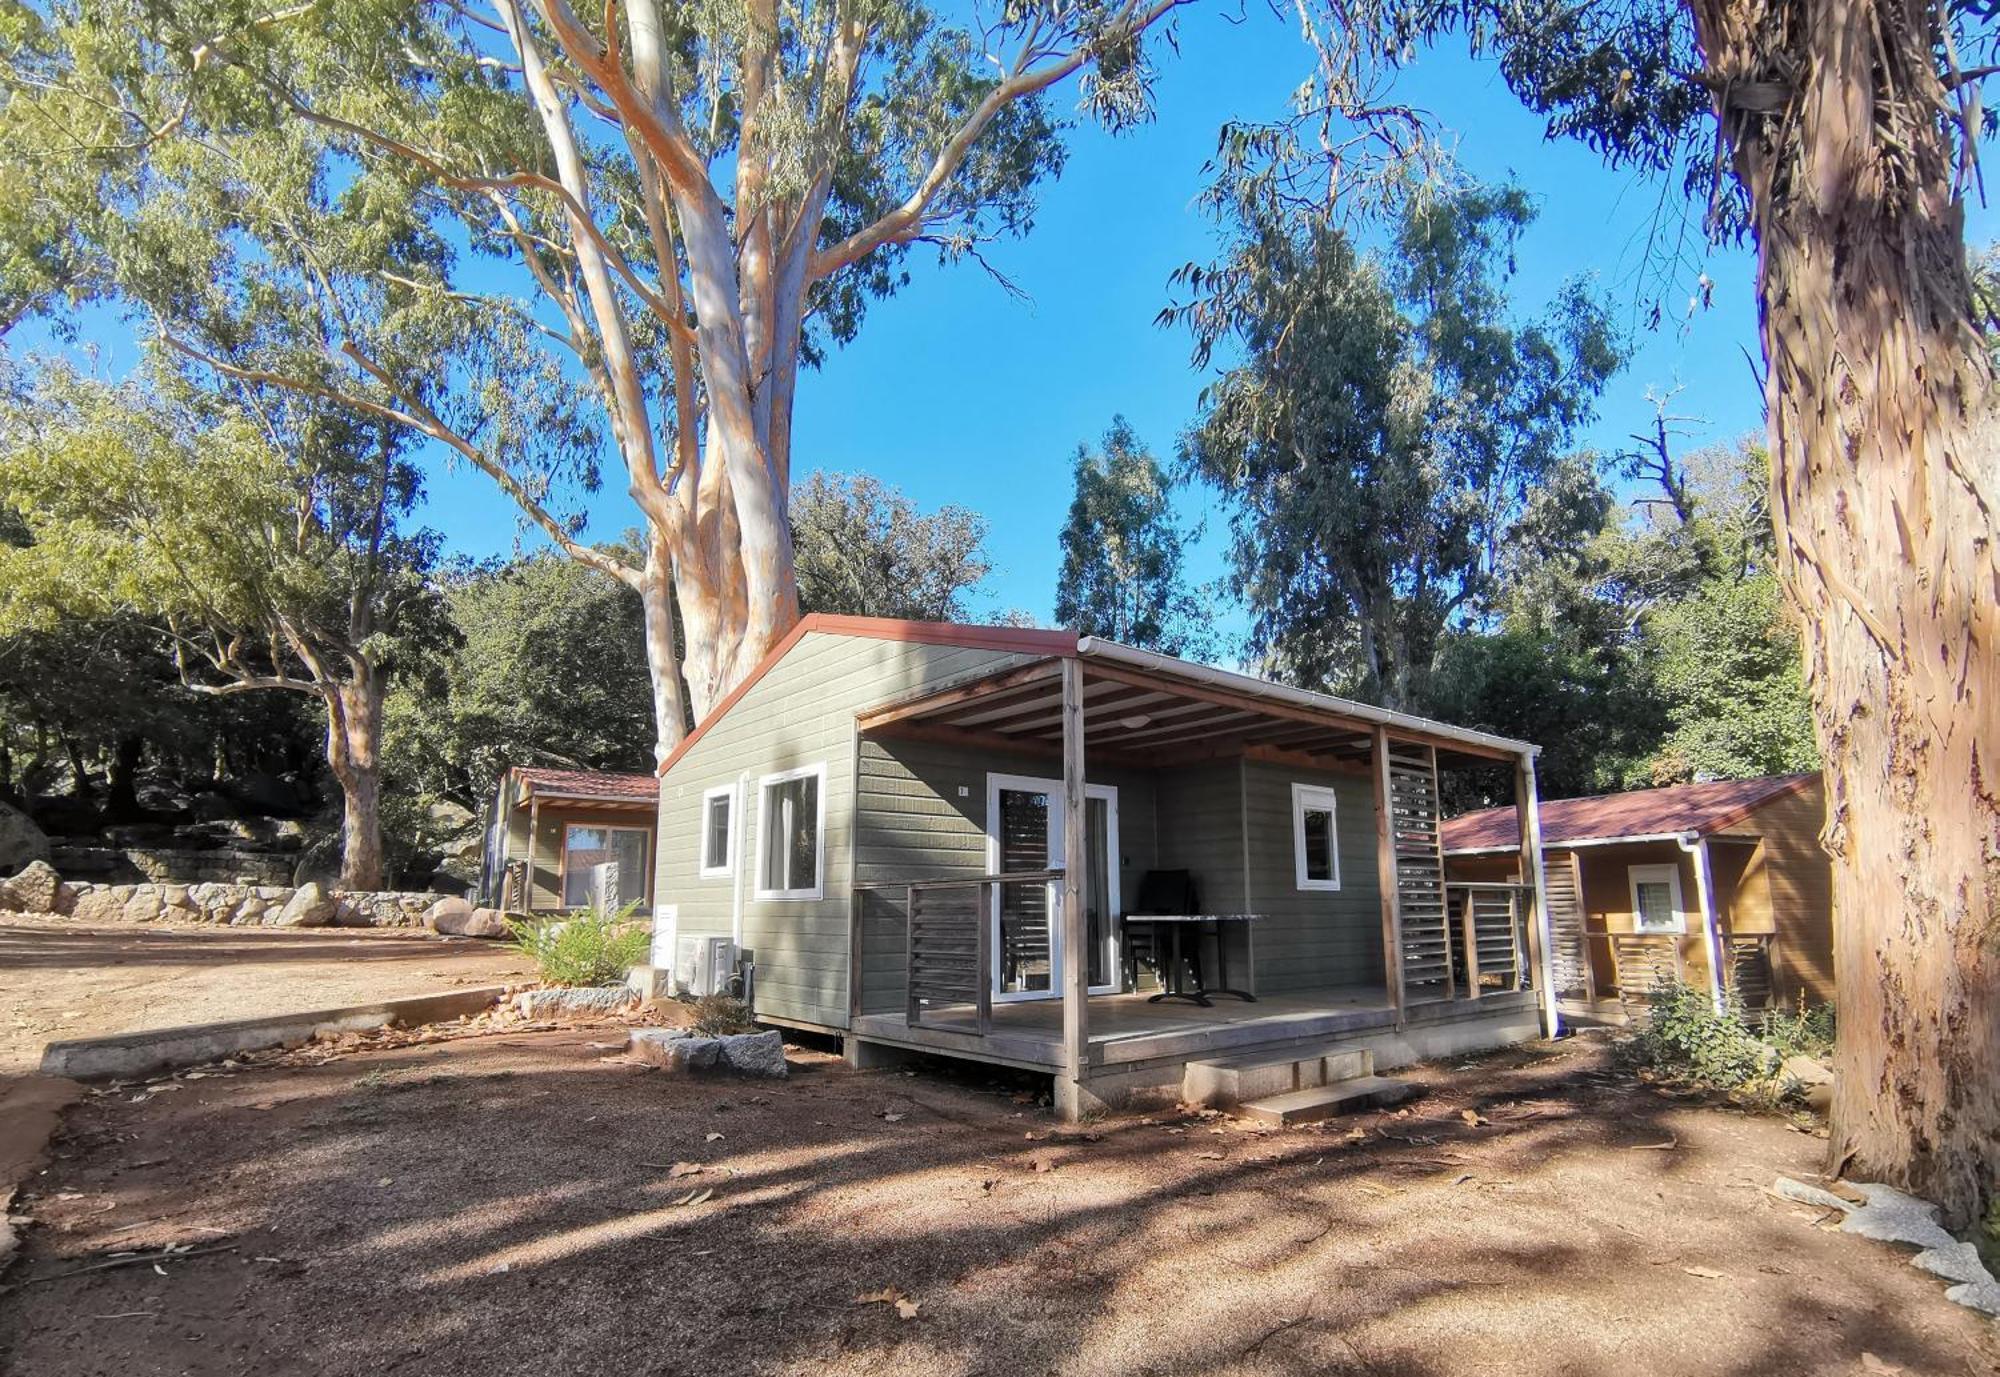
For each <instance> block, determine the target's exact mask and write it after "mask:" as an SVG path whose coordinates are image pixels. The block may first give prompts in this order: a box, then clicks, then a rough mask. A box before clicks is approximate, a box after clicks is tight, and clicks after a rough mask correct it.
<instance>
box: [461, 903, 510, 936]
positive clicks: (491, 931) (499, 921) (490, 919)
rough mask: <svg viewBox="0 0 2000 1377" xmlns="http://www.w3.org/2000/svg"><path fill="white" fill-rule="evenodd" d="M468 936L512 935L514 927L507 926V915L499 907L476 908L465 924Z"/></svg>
mask: <svg viewBox="0 0 2000 1377" xmlns="http://www.w3.org/2000/svg"><path fill="white" fill-rule="evenodd" d="M465 935H466V936H467V937H512V936H513V935H514V929H512V928H510V927H508V926H507V915H506V914H504V913H502V912H501V911H500V910H499V909H497V908H476V909H474V910H472V919H471V921H469V922H468V923H466V925H465Z"/></svg>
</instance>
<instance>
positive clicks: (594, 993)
mask: <svg viewBox="0 0 2000 1377" xmlns="http://www.w3.org/2000/svg"><path fill="white" fill-rule="evenodd" d="M637 1002H638V996H636V995H634V994H633V993H632V991H630V990H628V989H627V988H625V987H624V986H623V985H597V986H585V987H583V988H581V989H554V990H524V991H522V992H521V993H520V994H518V995H516V996H514V1007H515V1009H516V1010H518V1011H519V1012H520V1014H521V1016H522V1017H523V1018H603V1017H605V1016H607V1015H609V1014H619V1013H623V1012H625V1011H626V1010H627V1009H629V1008H631V1007H632V1006H633V1005H634V1004H636V1003H637Z"/></svg>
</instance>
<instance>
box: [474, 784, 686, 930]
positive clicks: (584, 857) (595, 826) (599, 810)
mask: <svg viewBox="0 0 2000 1377" xmlns="http://www.w3.org/2000/svg"><path fill="white" fill-rule="evenodd" d="M659 798H660V783H659V780H658V779H657V778H656V777H655V776H653V775H649V774H647V775H641V774H618V773H613V772H609V771H603V770H552V769H539V768H534V767H529V766H521V765H516V766H514V767H512V768H511V769H509V770H508V771H507V773H506V774H504V775H502V776H501V777H500V786H499V788H498V789H497V790H495V791H494V797H493V801H492V803H491V804H490V805H489V806H488V811H487V815H486V844H485V848H484V851H483V853H482V858H481V863H480V870H479V901H480V902H481V903H483V904H486V905H488V906H490V907H493V908H498V909H501V910H503V911H505V912H508V913H564V912H567V911H569V910H571V909H579V908H588V907H590V906H592V905H598V906H600V907H603V908H606V909H618V908H622V907H624V906H625V905H626V904H639V905H641V906H642V907H646V908H649V907H650V906H651V904H652V902H653V836H654V827H653V821H654V814H655V813H656V812H657V810H658V808H659Z"/></svg>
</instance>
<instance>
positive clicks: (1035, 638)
mask: <svg viewBox="0 0 2000 1377" xmlns="http://www.w3.org/2000/svg"><path fill="white" fill-rule="evenodd" d="M815 631H818V632H822V633H824V634H825V635H829V636H865V637H869V638H872V639H874V640H878V641H915V642H917V643H919V644H921V645H956V646H967V647H970V648H972V649H975V650H994V651H999V652H1001V653H1003V654H1009V655H1075V654H1076V633H1075V632H1073V631H1044V630H1040V629H1038V628H1035V627H1024V626H975V625H972V624H971V623H968V622H908V621H897V620H895V619H893V618H890V617H836V616H830V615H828V614H827V613H824V612H815V613H813V614H811V615H810V616H806V617H801V618H800V619H799V624H798V625H797V626H795V627H793V628H792V629H791V631H790V632H788V633H787V634H786V636H785V638H784V639H783V640H782V641H779V642H778V643H777V644H776V645H774V646H772V647H771V653H770V654H768V655H766V656H765V657H764V658H763V659H762V660H760V661H759V662H758V663H757V667H756V668H755V669H753V670H751V671H750V672H749V673H748V674H746V675H745V676H743V681H742V682H741V683H739V684H738V685H737V686H736V687H735V688H733V689H731V690H730V692H729V695H728V696H727V697H725V698H724V699H723V700H722V701H721V702H720V703H717V704H716V705H715V707H714V708H713V709H711V710H710V712H709V714H708V716H706V717H704V718H703V719H702V720H701V721H700V722H699V723H697V724H696V726H695V729H694V730H693V731H691V732H689V733H688V734H687V735H686V736H685V737H683V738H682V739H681V744H680V745H678V746H676V747H675V748H674V751H673V754H672V755H669V756H668V757H667V758H666V759H665V760H663V761H661V762H660V768H659V769H658V771H656V773H658V774H661V775H664V774H666V772H667V771H668V770H671V769H672V768H673V767H674V762H675V761H677V760H679V759H680V758H681V757H682V756H684V755H686V754H687V753H688V751H689V750H690V749H691V748H692V747H693V746H694V743H695V742H697V741H699V740H701V738H702V737H703V736H705V735H707V734H708V729H709V728H710V727H712V726H714V725H715V724H716V723H717V722H719V721H721V720H722V718H723V717H724V716H725V715H726V714H727V713H728V712H729V710H730V709H731V708H733V707H735V706H736V704H737V702H738V700H740V699H741V698H742V697H743V695H744V694H746V693H748V692H749V691H750V690H751V689H752V688H754V687H755V686H756V684H757V681H758V680H759V679H762V678H763V677H764V676H765V675H766V674H768V673H770V672H771V667H772V666H773V665H775V664H777V663H778V661H780V660H782V659H784V658H785V654H786V652H787V651H789V650H790V649H791V648H792V647H793V646H795V645H797V644H798V643H799V642H800V641H801V640H803V639H804V638H805V637H806V636H807V635H809V634H810V633H812V632H815Z"/></svg>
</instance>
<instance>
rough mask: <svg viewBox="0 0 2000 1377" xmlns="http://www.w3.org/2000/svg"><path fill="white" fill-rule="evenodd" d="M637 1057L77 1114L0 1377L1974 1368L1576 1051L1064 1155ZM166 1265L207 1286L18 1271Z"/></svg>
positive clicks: (1686, 1114) (916, 1086)
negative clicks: (1292, 1113)
mask: <svg viewBox="0 0 2000 1377" xmlns="http://www.w3.org/2000/svg"><path fill="white" fill-rule="evenodd" d="M619 1033H620V1030H618V1029H617V1028H615V1027H612V1026H606V1027H604V1028H601V1029H594V1030H593V1029H582V1030H573V1031H564V1032H544V1033H516V1034H504V1033H503V1034H498V1035H494V1036H490V1037H477V1038H468V1039H463V1040H459V1041H453V1042H448V1043H441V1044H433V1045H428V1046H414V1047H405V1048H401V1049H396V1050H389V1051H378V1052H370V1053H364V1054H360V1055H354V1056H343V1057H339V1058H337V1059H334V1060H331V1061H327V1062H325V1063H324V1064H321V1065H318V1066H312V1067H295V1068H290V1069H258V1070H250V1071H243V1072H240V1073H236V1074H230V1075H223V1076H212V1077H205V1078H202V1079H198V1080H179V1081H174V1082H170V1083H169V1084H171V1085H172V1086H174V1087H175V1088H174V1089H172V1090H171V1091H156V1092H155V1093H153V1094H151V1095H147V1096H143V1097H137V1098H136V1099H135V1096H136V1092H135V1091H134V1090H130V1089H128V1090H126V1091H124V1092H121V1093H117V1094H101V1095H99V1096H96V1097H94V1098H92V1099H89V1100H87V1101H86V1102H84V1103H83V1104H80V1105H78V1106H77V1107H76V1108H74V1109H72V1110H71V1111H70V1112H69V1115H68V1117H67V1120H66V1126H65V1129H64V1131H63V1133H62V1134H61V1135H60V1136H59V1137H58V1138H57V1140H56V1143H55V1153H56V1155H55V1160H54V1162H53V1164H52V1165H51V1167H50V1168H49V1170H48V1171H47V1172H46V1173H45V1174H44V1175H42V1176H40V1177H37V1178H35V1180H34V1181H33V1182H32V1183H31V1188H32V1191H33V1194H32V1196H31V1198H28V1199H26V1200H25V1201H24V1202H22V1204H21V1205H20V1206H19V1207H18V1208H21V1209H23V1210H25V1211H26V1212H27V1213H28V1214H30V1215H31V1216H32V1217H33V1219H34V1226H33V1227H32V1228H31V1229H29V1230H28V1231H27V1244H26V1249H25V1261H24V1262H22V1263H20V1264H17V1265H16V1267H15V1268H14V1269H13V1271H12V1272H11V1273H9V1275H8V1278H7V1280H8V1281H9V1282H10V1283H17V1284H18V1283H21V1282H24V1281H26V1282H29V1283H31V1284H29V1285H26V1286H25V1287H18V1288H17V1289H13V1290H11V1291H10V1292H9V1293H7V1294H4V1295H0V1355H4V1356H0V1372H5V1373H8V1374H20V1375H21V1377H26V1375H27V1374H34V1375H35V1377H71V1375H72V1374H85V1373H118V1374H134V1375H138V1374H151V1373H196V1374H220V1373H260V1374H266V1373H329V1374H345V1373H355V1374H361V1373H369V1374H374V1373H388V1372H396V1373H412V1374H425V1375H426V1377H430V1375H432V1374H436V1375H437V1377H447V1375H449V1374H460V1373H463V1374H478V1377H494V1374H511V1373H521V1374H537V1375H538V1377H539V1375H540V1374H551V1373H586V1374H599V1373H689V1374H704V1375H706V1374H718V1375H719V1374H735V1373H801V1374H804V1373H813V1374H820V1373H834V1374H855V1377H860V1375H861V1374H878V1373H924V1374H933V1373H942V1374H972V1373H987V1374H995V1377H999V1375H1000V1374H1006V1375H1007V1377H1014V1375H1015V1374H1042V1373H1063V1374H1115V1375H1116V1377H1138V1374H1155V1373H1158V1374H1165V1373H1209V1372H1227V1373H1246V1374H1247V1373H1272V1374H1306V1373H1372V1374H1378V1375H1386V1374H1402V1375H1404V1377H1415V1374H1444V1373H1454V1374H1456V1373H1466V1374H1470V1373H1489V1374H1500V1373H1535V1374H1537V1375H1538V1377H1540V1375H1541V1374H1600V1373H1621V1374H1624V1373H1633V1374H1643V1373H1704V1374H1710V1373H1712V1374H1742V1375H1743V1377H1748V1375H1749V1374H1785V1373H1798V1374H1807V1373H1811V1374H1825V1373H1863V1372H1873V1373H1880V1372H1894V1371H1898V1370H1900V1371H1906V1372H1911V1373H1991V1372H1995V1371H2000V1349H1996V1345H1995V1340H1994V1331H1993V1329H1992V1327H1991V1325H1990V1323H1989V1322H1988V1321H1986V1320H1984V1319H1982V1318H1980V1317H1978V1316H1976V1315H1974V1314H1972V1313H1971V1312H1969V1311H1965V1310H1962V1309H1959V1308H1958V1307H1956V1306H1953V1305H1951V1304H1950V1303H1948V1302H1947V1301H1945V1299H1944V1298H1943V1295H1942V1287H1941V1286H1940V1285H1939V1283H1938V1282H1937V1281H1935V1280H1934V1279H1932V1278H1930V1277H1927V1276H1924V1275H1923V1274H1921V1273H1918V1272H1917V1271H1916V1270H1915V1269H1913V1268H1911V1267H1910V1266H1908V1265H1907V1261H1906V1257H1907V1254H1906V1252H1905V1250H1902V1249H1898V1248H1895V1247H1892V1246H1889V1245H1883V1244H1876V1243H1870V1242H1866V1241H1864V1240H1861V1239H1859V1238H1856V1237H1853V1236H1851V1235H1841V1234H1836V1233H1833V1232H1830V1231H1828V1230H1827V1229H1826V1228H1824V1227H1823V1223H1824V1221H1823V1220H1822V1219H1821V1218H1820V1216H1819V1215H1818V1214H1817V1213H1816V1212H1814V1211H1811V1210H1807V1209H1804V1208H1802V1207H1800V1206H1797V1205H1794V1204H1790V1203H1788V1202H1785V1201H1781V1200H1779V1199H1776V1198H1775V1197H1773V1196H1772V1195H1770V1194H1768V1193H1766V1191H1765V1190H1764V1189H1763V1188H1764V1187H1767V1186H1769V1185H1770V1183H1771V1181H1772V1179H1773V1177H1774V1176H1776V1175H1777V1174H1778V1173H1780V1172H1788V1173H1795V1174H1797V1173H1806V1172H1809V1171H1810V1170H1811V1169H1812V1168H1813V1166H1814V1165H1815V1164H1816V1162H1817V1160H1818V1156H1819V1153H1820V1151H1821V1147H1822V1144H1821V1143H1820V1142H1819V1141H1818V1140H1817V1139H1815V1138H1813V1137H1812V1136H1810V1135H1808V1134H1803V1133H1799V1132H1796V1131H1793V1130H1792V1129H1791V1128H1789V1127H1788V1126H1787V1125H1786V1124H1785V1123H1784V1122H1782V1121H1780V1120H1776V1119H1772V1118H1765V1117H1754V1116H1750V1115H1747V1114H1743V1113H1739V1112H1735V1111H1731V1110H1727V1109H1721V1108H1716V1107H1703V1106H1700V1105H1697V1104H1693V1103H1690V1102H1684V1101H1680V1100H1677V1099H1675V1098H1673V1097H1671V1096H1667V1095H1664V1094H1662V1093H1661V1092H1659V1091H1656V1090H1654V1089H1652V1088H1649V1087H1646V1086H1643V1085H1639V1084H1636V1083H1634V1082H1632V1081H1630V1080H1628V1079H1626V1078H1624V1077H1622V1076H1620V1075H1617V1074H1615V1073H1613V1072H1611V1071H1610V1070H1608V1068H1607V1065H1606V1061H1605V1054H1604V1052H1603V1050H1602V1048H1601V1047H1598V1046H1594V1045H1587V1044H1584V1043H1580V1042H1572V1043H1568V1044H1564V1045H1562V1046H1561V1047H1559V1048H1547V1047H1544V1048H1538V1049H1524V1050H1522V1051H1517V1052H1514V1053H1509V1054H1506V1055H1504V1056H1501V1057H1497V1058H1492V1059H1488V1060H1485V1061H1482V1062H1479V1063H1476V1064H1466V1065H1461V1066H1457V1067H1452V1066H1444V1067H1437V1068H1429V1069H1426V1070H1423V1071H1421V1072H1419V1073H1418V1077H1419V1079H1421V1080H1422V1081H1423V1082H1424V1083H1425V1084H1426V1086H1427V1094H1426V1095H1425V1096H1424V1098H1422V1099H1421V1100H1419V1101H1417V1102H1416V1103H1415V1104H1414V1105H1412V1106H1410V1107H1408V1108H1406V1109H1405V1110H1404V1111H1402V1112H1400V1113H1393V1112H1392V1113H1378V1114H1370V1115H1367V1116H1364V1117H1361V1118H1358V1119H1353V1120H1345V1121H1340V1122H1338V1123H1335V1124H1331V1125H1328V1126H1325V1127H1323V1128H1321V1129H1317V1130H1293V1131H1291V1132H1284V1133H1277V1132H1260V1131H1253V1130H1250V1129H1247V1128H1245V1127H1243V1126H1240V1125H1238V1124H1236V1123H1234V1122H1232V1121H1225V1120H1214V1119H1204V1118H1200V1117H1181V1116H1167V1117H1162V1118H1159V1119H1156V1120H1153V1121H1140V1120H1136V1119H1122V1120H1112V1121H1108V1122H1106V1123H1104V1124H1102V1125H1099V1126H1097V1127H1095V1128H1093V1129H1091V1130H1088V1131H1087V1132H1065V1131H1063V1130H1061V1129H1060V1128H1058V1127H1057V1126H1056V1125H1054V1124H1052V1123H1051V1122H1050V1119H1049V1117H1048V1113H1047V1111H1046V1110H1045V1109H1044V1108H1043V1107H1041V1105H1040V1104H1038V1103H1037V1102H1036V1101H1035V1099H1034V1097H1033V1096H1032V1095H1025V1094H1022V1093H1021V1092H1022V1087H1023V1084H1024V1083H1001V1082H996V1081H992V1080H989V1079H987V1078H986V1077H985V1076H984V1075H983V1074H982V1073H976V1072H970V1071H964V1070H959V1071H953V1070H949V1069H941V1068H938V1067H929V1068H926V1069H925V1070H924V1071H923V1072H922V1073H921V1074H918V1075H914V1076H912V1075H906V1074H904V1073H901V1072H896V1071H889V1072H874V1073H868V1074H856V1073H853V1072H849V1071H848V1070H846V1069H845V1068H844V1067H842V1066H840V1065H839V1064H838V1063H837V1062H835V1061H834V1060H833V1059H832V1058H830V1057H828V1056H826V1055H824V1054H823V1053H816V1052H810V1051H804V1050H799V1049H794V1053H793V1070H794V1075H793V1077H792V1079H791V1080H790V1081H788V1082H786V1083H782V1084H776V1085H763V1084H759V1085H749V1084H742V1083H726V1084H725V1083H719V1082H714V1081H689V1080H682V1079H676V1078H673V1077H671V1076H668V1075H666V1074H665V1073H662V1072H658V1071H651V1070H646V1069H642V1068H638V1067H635V1066H632V1065H628V1064H626V1063H625V1062H624V1061H623V1059H622V1057H621V1056H620V1055H619V1053H618V1051H617V1050H616V1049H615V1048H614V1047H611V1046H607V1045H600V1044H610V1043H613V1042H615V1041H616V1040H617V1038H618V1037H619ZM1466 1110H1472V1111H1473V1117H1476V1118H1478V1119H1483V1120H1484V1121H1485V1122H1478V1123H1475V1122H1472V1121H1471V1120H1470V1119H1469V1118H1468V1117H1467V1115H1466V1114H1465V1113H1464V1112H1463V1111H1466ZM677 1164H679V1165H677ZM690 1196H693V1197H695V1198H693V1199H690ZM683 1202H686V1203H683ZM176 1243H187V1244H192V1245H193V1246H194V1247H195V1248H197V1249H199V1248H223V1249H227V1251H218V1252H212V1253H208V1254H206V1255H203V1256H195V1257H190V1258H188V1259H187V1260H185V1261H179V1262H170V1263H167V1264H165V1265H164V1267H163V1269H162V1271H163V1272H164V1274H162V1273H161V1272H156V1271H155V1270H154V1268H153V1267H152V1266H140V1267H127V1268H124V1269H121V1270H113V1271H105V1272H97V1273H92V1274H89V1275H85V1276H78V1277H72V1278H67V1279H59V1280H48V1281H38V1280H37V1279H40V1278H49V1277H54V1276H55V1275H56V1274H59V1273H61V1272H64V1271H65V1270H67V1269H69V1268H73V1267H77V1266H81V1265H85V1264H87V1263H89V1262H92V1261H96V1260H101V1259H102V1258H104V1256H105V1255H106V1254H108V1253H111V1252H114V1251H116V1250H121V1249H151V1248H158V1247H162V1246H164V1245H169V1244H176ZM1717 1274H1719V1275H1717ZM884 1293H894V1294H895V1295H898V1296H901V1297H905V1298H907V1299H909V1300H912V1301H914V1302H915V1303H916V1311H915V1315H914V1317H913V1318H908V1319H904V1318H900V1317H899V1315H898V1312H897V1310H896V1308H895V1307H894V1306H893V1305H892V1304H889V1303H885V1302H883V1301H862V1300H860V1299H858V1298H861V1297H864V1296H877V1295H882V1294H884Z"/></svg>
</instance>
